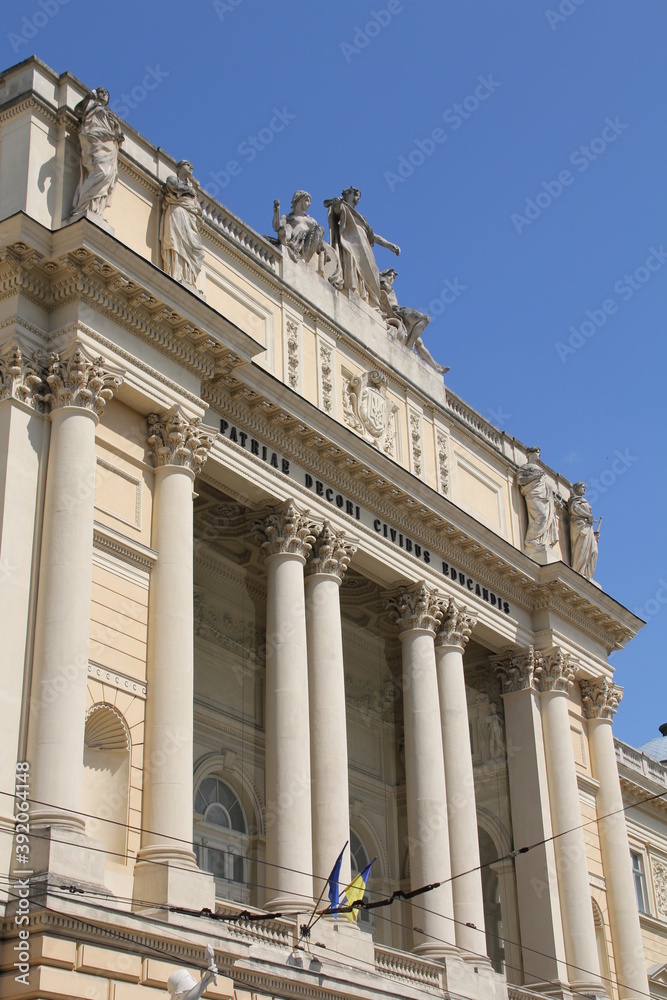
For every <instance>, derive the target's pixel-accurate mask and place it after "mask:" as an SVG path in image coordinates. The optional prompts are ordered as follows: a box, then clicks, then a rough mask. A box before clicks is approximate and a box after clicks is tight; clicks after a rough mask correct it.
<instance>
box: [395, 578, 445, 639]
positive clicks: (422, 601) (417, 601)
mask: <svg viewBox="0 0 667 1000" xmlns="http://www.w3.org/2000/svg"><path fill="white" fill-rule="evenodd" d="M385 608H386V610H387V611H388V612H389V617H390V618H391V620H392V622H393V623H394V625H395V626H396V628H397V629H398V631H399V633H401V632H408V631H410V630H411V629H423V630H426V631H429V632H431V633H432V634H433V635H434V636H435V633H436V631H437V629H438V627H439V625H440V621H441V619H442V607H441V605H440V601H439V600H438V591H437V589H436V588H435V587H429V586H428V584H427V583H426V581H425V580H422V581H421V582H420V583H418V584H416V585H415V586H412V587H409V588H407V589H405V590H400V591H398V592H397V593H395V594H391V595H389V596H388V597H387V598H386V600H385Z"/></svg>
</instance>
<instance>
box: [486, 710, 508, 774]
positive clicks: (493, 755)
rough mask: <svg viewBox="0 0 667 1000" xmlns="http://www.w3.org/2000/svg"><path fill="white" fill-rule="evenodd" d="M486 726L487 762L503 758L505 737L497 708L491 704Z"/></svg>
mask: <svg viewBox="0 0 667 1000" xmlns="http://www.w3.org/2000/svg"><path fill="white" fill-rule="evenodd" d="M486 724H487V726H488V727H489V760H498V759H499V758H501V757H504V756H505V737H504V735H503V724H502V721H501V718H500V716H499V715H498V706H497V705H495V704H493V703H492V704H491V705H490V706H489V714H488V715H487V717H486Z"/></svg>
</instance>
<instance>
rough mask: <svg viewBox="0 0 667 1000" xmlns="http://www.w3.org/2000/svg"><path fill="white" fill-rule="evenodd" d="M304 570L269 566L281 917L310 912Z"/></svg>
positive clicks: (269, 739)
mask: <svg viewBox="0 0 667 1000" xmlns="http://www.w3.org/2000/svg"><path fill="white" fill-rule="evenodd" d="M304 563H305V559H304V558H303V557H302V556H301V555H297V554H292V553H280V554H276V555H272V556H269V557H268V558H267V560H266V572H267V596H266V604H267V608H266V803H267V806H266V862H267V875H266V878H267V885H268V886H269V889H268V897H269V905H270V907H271V908H272V909H276V910H282V911H283V912H286V911H287V912H289V911H290V910H291V911H293V912H303V911H305V910H307V909H309V908H311V907H312V905H313V899H312V896H313V879H312V875H311V874H310V873H311V872H312V870H313V867H312V863H313V852H312V841H311V787H310V734H309V718H308V654H307V642H306V612H305V598H304V580H303V566H304ZM345 839H347V836H346V838H345ZM343 843H345V841H343ZM342 846H343V845H342V844H341V845H340V847H339V848H338V850H339V851H340V849H341V847H342ZM333 860H334V861H335V860H336V859H335V857H334V859H333ZM332 865H333V861H332Z"/></svg>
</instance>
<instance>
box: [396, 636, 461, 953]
mask: <svg viewBox="0 0 667 1000" xmlns="http://www.w3.org/2000/svg"><path fill="white" fill-rule="evenodd" d="M401 646H402V653H403V712H404V726H405V785H406V797H407V806H408V836H409V845H410V883H411V886H412V888H413V889H416V888H418V887H419V886H422V885H427V884H429V883H431V882H439V881H445V882H446V884H445V885H443V886H441V887H440V888H439V889H435V890H433V891H432V892H429V893H428V894H426V895H425V896H424V897H423V899H417V900H416V903H415V904H413V920H414V924H415V926H417V927H421V928H422V929H423V931H424V934H423V937H422V940H421V943H419V944H418V945H417V947H416V948H415V951H420V952H423V953H424V954H428V955H433V956H434V957H438V956H440V955H443V954H446V953H447V952H448V951H451V946H452V945H454V944H455V940H456V935H455V930H454V921H453V917H454V904H453V899H452V886H451V882H449V881H447V880H448V879H449V878H450V875H451V865H450V859H449V839H448V831H447V795H446V790H445V769H444V761H443V753H442V727H441V722H440V711H439V701H438V685H437V678H436V668H435V649H434V646H433V633H432V632H431V631H427V630H424V629H411V630H410V631H407V632H402V633H401ZM422 906H423V907H424V908H423V909H422ZM448 946H449V947H448Z"/></svg>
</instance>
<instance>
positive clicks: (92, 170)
mask: <svg viewBox="0 0 667 1000" xmlns="http://www.w3.org/2000/svg"><path fill="white" fill-rule="evenodd" d="M108 104H109V91H108V90H105V89H104V87H97V89H96V90H91V91H90V93H88V94H86V96H85V97H84V98H83V100H81V101H79V103H78V104H77V106H76V107H75V108H74V114H75V115H76V118H77V119H78V126H77V130H78V133H79V144H80V146H81V173H80V177H79V184H78V187H77V189H76V191H75V192H74V202H73V205H72V218H73V219H78V218H80V217H81V216H82V215H86V214H88V213H89V214H91V215H95V216H98V217H99V218H100V219H101V218H103V216H104V212H105V209H106V208H107V207H108V206H109V205H110V204H111V198H112V195H113V189H114V187H115V186H116V181H117V179H118V150H119V148H120V146H121V144H122V142H123V140H124V139H125V136H124V135H123V131H122V129H121V127H120V120H119V119H118V118H117V116H116V115H115V114H114V113H113V111H110V110H109V108H108Z"/></svg>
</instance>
